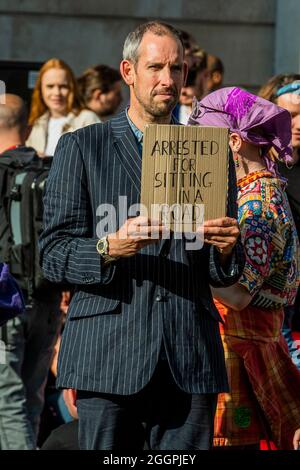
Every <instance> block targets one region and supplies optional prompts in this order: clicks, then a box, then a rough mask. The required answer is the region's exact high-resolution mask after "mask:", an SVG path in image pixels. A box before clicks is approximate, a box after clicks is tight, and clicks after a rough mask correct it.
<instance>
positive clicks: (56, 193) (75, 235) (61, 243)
mask: <svg viewBox="0 0 300 470" xmlns="http://www.w3.org/2000/svg"><path fill="white" fill-rule="evenodd" d="M140 178H141V157H140V155H139V153H138V149H137V144H136V140H135V137H134V134H133V132H132V130H131V129H130V126H129V124H128V120H127V117H126V114H125V112H123V113H121V114H120V115H118V116H117V117H115V118H113V119H112V120H111V121H109V122H106V123H104V124H95V125H91V126H88V127H85V128H83V129H80V130H78V131H75V132H73V133H69V134H65V135H64V136H62V137H61V139H60V141H59V144H58V147H57V150H56V153H55V156H54V160H53V164H52V168H51V171H50V175H49V178H48V182H47V189H46V194H45V198H44V230H43V233H42V236H41V239H40V249H41V263H42V267H43V270H44V273H45V276H46V277H47V278H48V279H49V280H50V281H53V282H68V283H71V284H75V294H74V296H73V298H72V301H71V304H70V307H69V311H68V318H67V322H66V327H65V330H64V333H63V338H62V344H61V350H60V355H59V365H58V380H57V384H58V386H60V387H68V388H69V387H70V388H75V389H78V390H90V391H96V392H106V393H116V394H125V395H127V394H133V393H135V392H137V391H139V390H140V389H142V388H143V387H144V386H145V385H146V384H147V383H148V382H149V380H150V378H151V376H152V374H153V372H154V369H155V366H156V364H157V362H158V359H159V354H160V351H161V347H162V344H164V348H165V352H166V355H167V358H168V361H169V364H170V367H171V369H172V372H173V375H174V377H175V380H176V382H177V384H178V385H179V386H180V387H181V388H182V389H183V390H185V391H187V392H191V393H206V392H220V391H224V390H227V387H228V385H227V376H226V371H225V365H224V357H223V349H222V345H221V341H220V336H219V327H218V320H219V315H218V312H217V310H216V308H215V307H214V304H213V302H212V298H211V294H210V290H209V283H211V284H213V285H215V286H218V285H219V286H225V285H229V284H232V283H234V282H235V281H236V280H237V279H238V277H239V276H240V274H241V270H242V267H243V255H242V250H241V248H240V246H239V245H238V247H237V249H236V251H235V255H234V256H233V259H232V263H231V267H230V270H229V271H230V274H228V275H227V274H226V273H224V272H223V270H222V269H221V267H220V266H219V264H218V256H217V254H216V252H215V250H214V249H212V248H210V247H208V246H204V248H203V249H201V250H199V251H197V252H196V251H191V252H187V251H186V250H185V247H184V241H183V240H174V239H173V240H171V241H162V242H159V243H157V244H155V245H151V246H148V247H146V248H144V249H142V250H141V251H140V252H139V253H138V254H137V255H135V256H133V257H131V258H120V259H119V260H118V261H117V262H116V263H115V265H110V266H109V267H108V268H105V269H103V267H102V265H101V258H100V257H99V255H98V253H97V251H96V242H97V240H98V238H97V236H96V224H97V222H98V219H97V216H96V212H97V207H98V205H100V204H101V203H110V204H114V205H115V207H117V203H118V196H119V195H122V196H124V195H126V196H127V198H128V201H127V202H128V206H130V205H131V204H134V203H138V202H139V200H140ZM117 215H118V210H117ZM166 244H167V245H168V249H167V250H166V249H165V247H166Z"/></svg>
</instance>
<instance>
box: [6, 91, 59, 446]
mask: <svg viewBox="0 0 300 470" xmlns="http://www.w3.org/2000/svg"><path fill="white" fill-rule="evenodd" d="M4 102H5V104H0V161H1V158H2V159H4V158H11V159H13V158H14V159H15V161H16V160H19V161H22V159H23V161H24V163H26V161H28V158H30V157H31V158H32V161H33V158H36V160H39V157H38V156H37V155H36V152H35V150H34V149H33V148H30V147H26V146H25V139H26V137H27V136H28V132H29V129H28V125H27V122H28V111H27V108H26V105H25V103H24V101H23V100H22V98H20V97H19V96H16V95H11V94H7V95H5V101H4ZM0 179H1V178H0ZM1 181H2V182H3V180H2V179H1ZM4 188H5V184H4ZM0 189H1V198H0V220H1V231H0V235H1V236H3V232H4V230H5V228H4V227H5V223H4V222H5V218H6V217H5V216H4V213H3V210H2V208H3V207H5V206H4V204H3V203H4V198H6V197H7V195H6V193H5V191H2V188H1V187H0ZM20 194H21V193H20ZM29 224H32V218H30V216H29V217H28V225H29ZM22 228H23V227H22ZM24 230H28V227H27V226H26V225H25V224H24ZM31 255H32V256H33V254H32V253H31ZM22 293H23V296H24V299H25V302H26V303H27V304H29V305H27V306H26V310H25V312H24V314H23V315H19V316H17V317H16V318H13V319H11V320H9V321H8V322H7V323H6V324H5V325H3V326H2V327H0V340H1V341H3V343H4V344H5V346H6V361H5V363H0V450H32V449H35V448H36V442H37V435H38V432H39V424H40V415H41V412H42V410H43V406H44V390H45V384H46V378H47V374H48V370H49V366H50V362H51V358H52V353H53V348H54V344H55V342H56V339H57V336H58V333H59V331H60V327H61V313H60V308H59V306H60V298H61V294H60V287H59V286H57V285H53V284H52V283H50V282H48V281H45V284H44V287H41V288H40V289H37V290H36V291H35V292H33V293H32V296H31V299H30V300H29V296H30V295H29V291H28V290H25V289H23V291H22Z"/></svg>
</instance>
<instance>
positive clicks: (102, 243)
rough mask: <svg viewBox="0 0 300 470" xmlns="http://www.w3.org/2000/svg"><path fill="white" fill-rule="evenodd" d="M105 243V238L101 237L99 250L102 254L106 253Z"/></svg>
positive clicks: (98, 244) (98, 245)
mask: <svg viewBox="0 0 300 470" xmlns="http://www.w3.org/2000/svg"><path fill="white" fill-rule="evenodd" d="M105 248H106V246H105V243H104V240H102V239H100V240H98V243H97V251H98V252H99V253H100V254H105V251H106V250H105Z"/></svg>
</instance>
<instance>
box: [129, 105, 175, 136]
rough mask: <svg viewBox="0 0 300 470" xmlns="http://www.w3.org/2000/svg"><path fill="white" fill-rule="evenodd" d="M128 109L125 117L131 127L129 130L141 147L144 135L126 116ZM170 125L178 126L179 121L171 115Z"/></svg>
mask: <svg viewBox="0 0 300 470" xmlns="http://www.w3.org/2000/svg"><path fill="white" fill-rule="evenodd" d="M128 109H129V108H128V107H127V108H126V109H125V112H126V117H127V120H128V123H129V125H130V127H131V130H132V132H133V133H134V135H135V137H136V139H137V141H138V143H139V144H140V145H143V137H144V133H143V132H142V131H141V130H140V129H138V128H137V127H136V125H135V124H134V123H133V122H132V120H131V119H130V117H129V116H128ZM171 124H177V125H178V124H180V123H179V121H178V120H177V119H176V117H175V116H173V114H172V117H171Z"/></svg>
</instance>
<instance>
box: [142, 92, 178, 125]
mask: <svg viewBox="0 0 300 470" xmlns="http://www.w3.org/2000/svg"><path fill="white" fill-rule="evenodd" d="M135 97H136V99H137V101H138V102H139V104H140V105H141V106H142V108H143V109H144V110H145V111H146V112H147V113H148V114H149V115H150V116H153V117H156V118H159V117H167V116H169V115H170V114H171V113H172V111H173V109H174V108H175V106H176V104H177V103H178V99H179V97H178V93H177V92H176V95H174V98H173V100H172V101H169V103H163V102H160V103H155V102H154V97H153V96H150V99H149V102H148V103H145V101H144V100H143V99H142V98H141V96H140V94H139V92H138V90H137V89H135Z"/></svg>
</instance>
